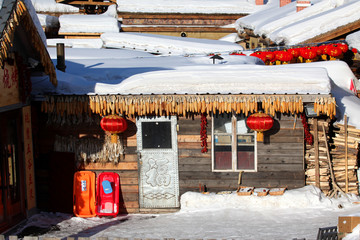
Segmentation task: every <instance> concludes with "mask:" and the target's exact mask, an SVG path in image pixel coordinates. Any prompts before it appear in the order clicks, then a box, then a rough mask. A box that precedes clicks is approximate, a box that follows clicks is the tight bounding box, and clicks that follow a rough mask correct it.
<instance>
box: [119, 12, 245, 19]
mask: <svg viewBox="0 0 360 240" xmlns="http://www.w3.org/2000/svg"><path fill="white" fill-rule="evenodd" d="M246 15H247V14H199V13H198V14H193V13H189V14H188V13H171V14H170V13H130V12H118V16H119V17H121V18H123V19H140V18H143V19H154V18H157V19H161V18H164V19H202V20H205V19H210V20H219V19H220V20H221V19H232V20H237V19H239V18H241V17H244V16H246Z"/></svg>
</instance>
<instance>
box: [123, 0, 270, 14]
mask: <svg viewBox="0 0 360 240" xmlns="http://www.w3.org/2000/svg"><path fill="white" fill-rule="evenodd" d="M270 1H274V0H270ZM117 5H118V7H117V10H118V11H119V12H135V13H202V14H249V13H253V12H255V11H258V10H259V9H262V8H265V7H267V6H262V5H256V4H255V1H254V0H221V1H218V0H207V1H206V2H204V1H203V0H183V1H175V0H172V1H171V0H170V1H169V0H117Z"/></svg>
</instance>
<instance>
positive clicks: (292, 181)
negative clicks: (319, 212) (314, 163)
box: [178, 115, 305, 194]
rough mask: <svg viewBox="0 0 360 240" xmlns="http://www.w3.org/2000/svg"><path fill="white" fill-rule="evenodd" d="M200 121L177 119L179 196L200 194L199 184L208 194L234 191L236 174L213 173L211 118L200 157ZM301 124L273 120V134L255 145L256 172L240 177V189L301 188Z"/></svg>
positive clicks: (292, 120) (285, 119)
mask: <svg viewBox="0 0 360 240" xmlns="http://www.w3.org/2000/svg"><path fill="white" fill-rule="evenodd" d="M200 122H201V121H200V117H194V118H193V119H185V118H182V119H179V120H178V124H179V132H178V141H179V180H180V194H183V193H184V192H186V191H199V190H200V188H199V184H200V185H202V186H203V185H206V188H207V190H208V191H211V192H218V191H230V190H231V191H234V190H236V189H237V187H238V177H239V173H238V172H212V170H211V169H212V165H211V117H208V128H207V132H208V149H209V151H208V152H207V153H201V146H200V136H199V133H200ZM303 139H304V136H303V127H302V124H301V120H299V119H296V120H295V118H294V117H291V116H284V115H282V116H278V117H276V118H275V123H274V127H273V129H272V130H270V131H268V132H265V139H264V143H258V146H257V150H258V151H257V154H258V171H257V172H245V173H243V174H242V185H244V186H254V187H269V188H272V187H287V188H288V189H291V188H297V187H302V186H304V184H305V176H304V164H303V154H304V147H303V146H304V144H303Z"/></svg>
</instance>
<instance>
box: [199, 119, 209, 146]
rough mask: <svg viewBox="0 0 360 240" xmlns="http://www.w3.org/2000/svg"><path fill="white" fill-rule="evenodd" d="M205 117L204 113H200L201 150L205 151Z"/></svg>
mask: <svg viewBox="0 0 360 240" xmlns="http://www.w3.org/2000/svg"><path fill="white" fill-rule="evenodd" d="M207 124H208V123H207V119H206V113H203V114H201V124H200V126H201V130H200V139H201V147H202V149H201V152H202V153H206V152H207V151H208V149H207V131H206V127H207Z"/></svg>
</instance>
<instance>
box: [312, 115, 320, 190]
mask: <svg viewBox="0 0 360 240" xmlns="http://www.w3.org/2000/svg"><path fill="white" fill-rule="evenodd" d="M313 126H314V148H315V149H314V150H315V185H316V187H318V188H320V162H319V136H318V120H317V118H313Z"/></svg>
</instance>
